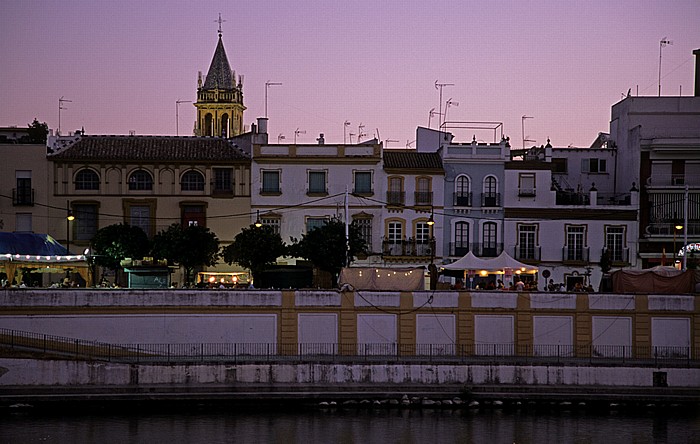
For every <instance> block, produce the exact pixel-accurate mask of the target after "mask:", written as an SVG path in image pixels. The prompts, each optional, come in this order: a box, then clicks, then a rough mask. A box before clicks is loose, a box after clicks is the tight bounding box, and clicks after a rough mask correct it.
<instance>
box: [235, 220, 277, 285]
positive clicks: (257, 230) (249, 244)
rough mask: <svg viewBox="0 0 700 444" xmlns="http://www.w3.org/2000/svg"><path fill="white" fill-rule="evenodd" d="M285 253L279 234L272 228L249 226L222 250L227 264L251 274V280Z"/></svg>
mask: <svg viewBox="0 0 700 444" xmlns="http://www.w3.org/2000/svg"><path fill="white" fill-rule="evenodd" d="M286 253H287V247H286V245H285V244H284V242H283V241H282V237H280V235H279V233H275V231H274V230H273V229H272V227H270V226H267V225H263V226H261V227H256V226H254V225H251V226H250V227H249V228H244V229H243V230H241V232H240V233H238V234H237V235H236V237H235V238H234V239H233V242H232V243H231V244H230V245H227V246H226V247H224V249H223V257H224V261H226V263H227V264H229V265H230V264H232V263H234V262H235V263H237V264H239V265H241V266H242V267H245V268H247V269H249V270H250V271H251V273H252V274H253V280H255V279H257V278H258V277H259V276H260V273H261V272H262V271H264V270H265V269H266V268H267V267H268V266H269V265H271V264H274V263H275V260H276V259H277V258H278V257H280V256H284V255H285V254H286Z"/></svg>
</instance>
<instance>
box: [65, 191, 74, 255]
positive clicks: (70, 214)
mask: <svg viewBox="0 0 700 444" xmlns="http://www.w3.org/2000/svg"><path fill="white" fill-rule="evenodd" d="M73 220H75V216H73V212H72V211H71V209H70V201H69V200H67V201H66V250H68V253H70V223H71V221H73Z"/></svg>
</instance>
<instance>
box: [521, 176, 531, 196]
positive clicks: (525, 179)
mask: <svg viewBox="0 0 700 444" xmlns="http://www.w3.org/2000/svg"><path fill="white" fill-rule="evenodd" d="M534 195H535V174H534V173H520V174H519V175H518V196H534Z"/></svg>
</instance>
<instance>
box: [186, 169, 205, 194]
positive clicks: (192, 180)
mask: <svg viewBox="0 0 700 444" xmlns="http://www.w3.org/2000/svg"><path fill="white" fill-rule="evenodd" d="M180 187H181V188H182V191H204V176H202V173H200V172H199V171H194V170H190V171H187V172H186V173H185V174H183V175H182V179H181V180H180Z"/></svg>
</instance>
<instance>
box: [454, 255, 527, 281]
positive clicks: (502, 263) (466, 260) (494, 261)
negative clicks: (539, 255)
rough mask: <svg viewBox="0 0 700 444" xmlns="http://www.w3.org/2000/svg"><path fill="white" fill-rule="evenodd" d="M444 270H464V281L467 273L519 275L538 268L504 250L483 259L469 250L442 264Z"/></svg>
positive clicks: (470, 274)
mask: <svg viewBox="0 0 700 444" xmlns="http://www.w3.org/2000/svg"><path fill="white" fill-rule="evenodd" d="M442 268H444V269H446V270H464V280H465V281H466V278H467V273H469V276H470V277H472V276H474V275H479V276H487V275H489V274H504V275H514V274H515V275H519V274H535V273H537V270H538V268H537V267H535V266H534V265H528V264H524V263H522V262H520V261H518V260H515V259H513V258H512V257H511V256H510V255H508V253H506V252H505V251H504V252H502V253H501V254H500V255H498V256H497V257H494V258H491V259H483V258H480V257H476V256H474V253H472V252H471V251H470V252H469V253H467V254H466V255H465V256H464V257H462V258H460V259H458V260H456V261H455V262H452V263H451V264H446V265H443V266H442Z"/></svg>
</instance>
